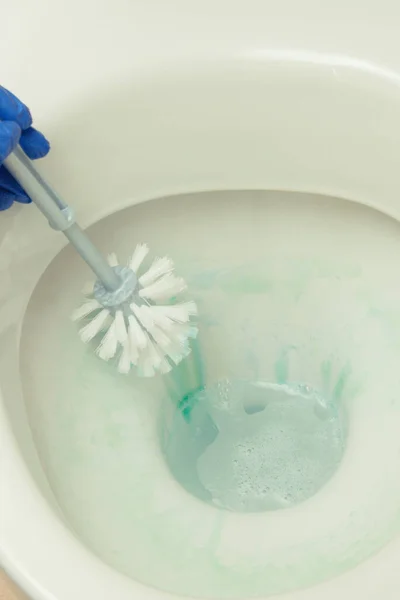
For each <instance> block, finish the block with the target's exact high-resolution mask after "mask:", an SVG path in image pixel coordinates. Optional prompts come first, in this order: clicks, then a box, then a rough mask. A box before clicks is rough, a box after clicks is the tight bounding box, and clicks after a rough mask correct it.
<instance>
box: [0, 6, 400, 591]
mask: <svg viewBox="0 0 400 600" xmlns="http://www.w3.org/2000/svg"><path fill="white" fill-rule="evenodd" d="M398 18H400V8H398V6H397V4H396V3H394V2H390V1H388V0H386V1H384V2H377V1H373V2H369V3H367V4H365V3H361V2H359V1H356V0H351V1H350V2H349V1H347V2H345V1H342V0H340V1H338V2H335V3H331V4H330V6H327V5H326V3H320V2H316V1H311V0H309V1H306V2H304V3H302V4H301V6H300V5H299V3H297V2H294V0H292V1H289V0H286V1H281V2H279V3H276V2H269V1H263V2H261V1H260V2H256V1H255V0H253V1H248V2H239V1H235V2H228V1H225V0H212V1H211V0H210V1H208V0H207V1H203V2H201V3H195V4H194V3H187V2H185V1H184V0H181V1H178V0H176V1H172V0H171V1H170V2H162V1H161V0H159V1H155V0H149V1H147V2H146V3H143V2H136V1H134V0H129V1H128V0H116V1H113V2H111V1H105V0H102V1H101V2H94V1H90V2H85V3H83V2H78V1H76V0H71V1H70V2H68V3H67V4H65V3H62V6H61V4H60V3H57V2H53V1H52V0H37V2H35V3H31V2H28V1H27V0H16V1H15V2H13V3H12V5H10V6H9V7H8V8H7V12H6V15H5V17H4V16H3V19H4V21H5V24H4V32H3V34H2V37H1V39H0V51H1V53H2V56H3V57H7V59H5V58H4V60H3V62H4V64H3V65H2V70H1V71H2V74H1V83H2V84H4V85H5V86H7V87H9V88H11V89H12V90H13V91H15V92H16V93H18V94H19V95H20V96H21V97H23V98H24V99H26V101H27V102H28V103H29V105H30V106H31V108H32V112H33V113H34V116H35V117H36V120H37V124H38V126H40V127H41V128H42V129H43V130H44V131H45V132H46V133H47V135H48V137H49V138H50V139H51V141H52V143H53V152H52V153H51V154H50V156H49V157H48V158H47V159H46V160H45V161H43V172H44V173H45V174H46V175H47V176H48V178H49V179H50V180H51V181H52V182H53V183H54V185H55V186H57V188H59V189H60V191H61V192H62V193H63V194H64V196H65V197H66V198H67V199H68V200H70V201H71V203H73V204H74V206H75V207H76V208H77V210H78V214H79V217H80V222H81V223H82V224H83V225H88V224H91V223H93V222H95V221H97V220H98V219H100V218H101V217H103V216H105V215H107V214H109V213H113V212H115V211H116V210H118V209H120V208H123V207H126V206H129V205H133V204H135V203H138V202H142V201H145V200H148V199H151V198H156V197H161V196H165V195H172V194H178V193H186V192H194V191H203V190H224V189H239V190H240V189H241V190H249V189H250V190H251V189H252V190H257V189H277V190H296V191H305V192H315V193H320V194H328V195H330V196H336V197H342V198H345V199H348V200H354V201H356V202H361V203H364V204H366V205H369V206H372V207H375V208H377V209H379V210H380V211H382V212H384V213H387V214H388V215H390V216H393V217H395V218H396V219H399V218H400V202H399V197H400V184H399V178H398V156H399V150H398V149H399V147H400V87H399V82H400V42H399V38H398V31H397V29H398V28H397V27H396V24H397V19H398ZM10 49H11V50H12V51H11V50H10ZM62 244H63V241H62V240H61V239H60V237H59V236H58V235H57V234H55V233H54V232H51V231H49V230H48V228H47V227H46V224H45V223H43V220H42V218H41V216H40V215H38V214H36V213H35V212H34V210H30V209H26V208H25V209H24V210H22V209H21V207H15V208H14V209H13V210H12V211H9V212H8V213H7V214H4V215H1V219H0V268H1V270H2V286H1V292H0V294H1V295H0V302H1V305H0V322H1V329H2V331H1V340H0V382H1V396H2V400H3V402H2V404H1V405H0V436H1V452H2V456H1V517H0V521H1V533H0V541H1V557H2V561H3V562H4V566H5V568H6V569H7V570H9V571H10V573H11V574H12V575H13V577H14V578H15V579H16V581H18V582H19V583H20V585H21V586H22V587H23V588H24V589H25V590H26V591H27V592H28V593H29V594H30V595H31V596H32V598H34V599H35V600H50V599H51V598H53V599H57V600H70V599H71V598H74V599H76V600H81V599H82V600H87V599H88V598H96V599H99V600H101V599H104V600H105V599H106V598H107V599H108V598H111V597H112V598H118V599H119V600H125V599H126V600H128V599H131V598H140V599H144V600H145V599H147V598H148V599H154V600H156V599H161V598H168V597H170V598H172V597H173V596H169V595H168V594H166V593H162V592H158V591H155V590H154V589H152V588H150V587H146V586H143V585H141V584H139V583H137V582H135V581H133V580H131V579H130V578H128V577H126V576H124V575H121V574H119V573H118V572H117V571H115V570H114V569H112V568H111V567H109V566H107V565H106V564H105V563H103V562H101V561H100V560H99V559H98V558H96V556H95V555H94V554H92V552H91V551H89V550H88V549H87V548H86V547H85V546H83V544H82V543H81V542H80V540H79V539H78V538H77V537H76V536H75V535H74V533H73V532H72V531H71V530H70V528H69V525H68V523H66V521H65V519H64V517H63V515H62V512H61V511H60V510H59V508H58V505H57V502H56V501H55V499H54V496H53V494H52V492H51V490H50V488H49V485H48V481H47V479H46V476H45V474H44V472H43V470H42V467H41V464H40V462H39V460H38V457H37V454H36V449H35V446H34V444H33V441H32V437H31V433H30V429H29V425H28V421H27V418H26V413H25V407H24V399H23V396H22V390H21V387H20V386H19V383H18V382H19V371H18V350H19V349H18V346H19V334H20V328H21V322H22V316H23V313H24V310H25V307H26V305H27V303H28V301H29V297H30V294H31V292H32V290H33V288H34V286H35V285H36V283H37V281H38V278H39V276H40V275H41V273H42V272H43V271H44V269H45V268H46V266H47V265H48V263H49V262H50V261H51V259H52V258H53V257H54V256H55V254H56V252H57V251H58V250H59V249H60V248H61V246H62ZM370 251H371V252H373V248H366V252H370ZM11 268H12V272H11V271H10V269H11ZM399 556H400V542H399V541H398V540H395V541H393V542H392V543H390V544H389V545H388V546H386V547H385V548H384V549H383V550H382V551H381V552H380V553H379V554H378V555H376V556H375V557H374V558H373V559H371V560H370V561H368V562H366V563H364V564H362V565H361V566H359V567H357V568H356V569H354V570H353V571H349V572H348V573H346V574H345V575H343V576H341V577H338V578H337V579H334V580H332V581H330V582H327V583H324V584H322V585H320V586H318V587H315V588H311V589H308V590H304V591H297V592H293V593H290V594H288V595H286V596H281V598H285V600H286V598H287V600H333V599H335V600H336V598H337V597H338V596H342V597H343V598H344V599H345V600H347V599H348V600H350V599H351V598H361V597H362V598H365V599H366V600H378V598H382V597H384V598H385V600H394V599H395V598H396V599H397V598H398V597H399V594H400V574H399V570H398V568H397V564H398V560H399Z"/></svg>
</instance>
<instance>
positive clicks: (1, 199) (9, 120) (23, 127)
mask: <svg viewBox="0 0 400 600" xmlns="http://www.w3.org/2000/svg"><path fill="white" fill-rule="evenodd" d="M31 125H32V117H31V113H30V112H29V109H28V108H27V107H26V106H25V104H22V102H21V101H20V100H18V98H17V97H16V96H14V94H12V93H11V92H9V91H8V90H6V89H5V88H3V87H1V86H0V210H6V209H7V208H10V206H12V204H13V202H24V203H26V204H27V203H28V202H31V199H30V198H29V197H28V196H27V195H26V193H25V192H24V190H23V189H22V187H21V186H20V185H19V183H17V182H16V181H15V179H14V178H13V177H12V175H10V173H9V172H8V171H7V169H6V168H5V167H3V166H2V163H3V161H4V159H5V158H7V156H8V155H9V154H10V153H11V152H12V151H13V150H14V148H15V146H16V145H17V144H18V143H19V144H20V145H21V148H22V150H23V151H24V152H25V153H26V154H27V155H28V156H29V158H31V159H32V160H33V159H35V158H42V157H43V156H46V154H47V153H48V151H49V150H50V144H49V142H48V141H47V140H46V138H45V137H44V135H43V134H42V133H40V132H39V131H36V129H34V128H33V127H31Z"/></svg>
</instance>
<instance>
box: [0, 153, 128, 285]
mask: <svg viewBox="0 0 400 600" xmlns="http://www.w3.org/2000/svg"><path fill="white" fill-rule="evenodd" d="M3 164H4V166H5V167H6V168H7V170H8V171H9V172H10V173H11V175H12V176H13V177H14V178H15V179H16V180H17V181H18V183H19V184H20V185H21V186H22V187H23V188H24V190H25V192H26V193H27V194H28V196H29V197H30V198H31V200H32V201H33V202H34V203H35V204H36V206H37V207H38V209H39V210H40V212H41V213H42V214H43V215H44V216H45V217H46V218H47V219H48V221H49V223H50V226H51V227H52V228H53V229H56V230H58V231H62V232H63V234H64V235H65V236H66V238H67V239H68V240H69V241H70V242H71V244H72V245H73V246H74V248H75V250H76V251H77V252H78V253H79V254H80V255H81V257H82V258H83V260H84V261H85V262H86V264H87V265H89V267H90V268H91V269H92V271H93V272H94V273H95V274H96V275H97V277H98V279H99V280H100V281H101V282H102V283H103V285H104V287H105V288H106V289H107V290H109V291H110V292H114V291H115V290H117V289H118V288H119V287H120V286H121V283H122V282H121V279H120V277H119V276H118V275H117V273H116V272H115V271H114V269H113V268H112V267H110V265H109V264H108V262H107V261H106V259H105V258H104V257H103V256H102V254H101V253H100V252H99V251H98V250H97V248H96V247H95V246H94V245H93V244H92V242H91V241H90V239H89V238H88V236H87V235H86V233H84V232H83V231H82V229H81V228H80V227H79V225H78V224H77V223H75V218H74V214H73V211H72V210H71V208H70V207H69V206H68V204H66V203H65V202H63V200H61V198H60V197H59V196H58V195H57V194H56V192H54V190H52V188H51V187H50V186H49V185H48V183H47V182H46V181H45V180H44V179H43V177H42V176H41V175H40V174H39V173H38V172H37V170H36V168H35V167H34V166H33V163H32V161H31V160H29V158H28V157H27V156H26V154H25V153H24V152H23V150H22V149H21V148H20V147H19V146H18V147H17V148H16V149H15V150H14V152H12V153H11V154H10V155H9V156H8V157H7V158H6V159H5V161H4V162H3Z"/></svg>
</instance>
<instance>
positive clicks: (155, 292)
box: [139, 273, 187, 301]
mask: <svg viewBox="0 0 400 600" xmlns="http://www.w3.org/2000/svg"><path fill="white" fill-rule="evenodd" d="M186 287H187V286H186V283H185V281H184V280H183V279H182V277H175V275H172V273H168V274H167V275H164V276H163V277H161V279H158V280H157V281H155V282H154V283H152V284H151V285H149V286H147V287H145V288H143V289H141V290H140V291H139V296H141V297H142V298H148V299H149V300H153V301H156V300H166V299H168V298H171V297H172V296H176V295H177V294H179V293H180V292H183V291H184V290H185V289H186Z"/></svg>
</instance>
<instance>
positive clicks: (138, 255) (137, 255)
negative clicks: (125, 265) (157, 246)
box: [129, 244, 149, 273]
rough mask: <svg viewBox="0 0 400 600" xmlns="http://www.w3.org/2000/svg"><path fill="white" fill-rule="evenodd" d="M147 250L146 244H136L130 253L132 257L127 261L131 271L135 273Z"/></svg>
mask: <svg viewBox="0 0 400 600" xmlns="http://www.w3.org/2000/svg"><path fill="white" fill-rule="evenodd" d="M148 252H149V247H148V245H147V244H138V245H137V246H136V248H135V250H134V252H133V254H132V257H131V259H130V261H129V267H130V268H131V269H132V271H134V272H135V273H137V270H138V269H139V267H140V265H141V264H142V262H143V261H144V259H145V258H146V256H147V254H148Z"/></svg>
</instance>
